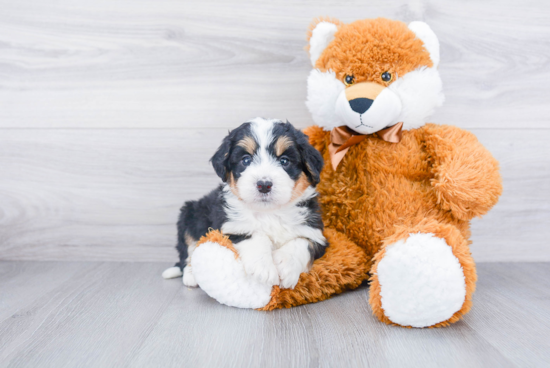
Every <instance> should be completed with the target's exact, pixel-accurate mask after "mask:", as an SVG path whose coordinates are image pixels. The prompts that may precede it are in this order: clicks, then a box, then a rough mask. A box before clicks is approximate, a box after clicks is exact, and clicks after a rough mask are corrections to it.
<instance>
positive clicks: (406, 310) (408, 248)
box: [377, 233, 466, 327]
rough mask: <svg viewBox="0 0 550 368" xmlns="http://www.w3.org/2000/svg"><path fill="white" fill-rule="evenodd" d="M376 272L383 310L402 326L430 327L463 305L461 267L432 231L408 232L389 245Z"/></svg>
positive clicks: (464, 288) (447, 246)
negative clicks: (427, 232)
mask: <svg viewBox="0 0 550 368" xmlns="http://www.w3.org/2000/svg"><path fill="white" fill-rule="evenodd" d="M377 274H378V280H379V281H380V286H381V291H380V295H381V298H382V308H383V309H384V313H385V315H386V316H387V317H388V318H389V319H390V320H391V321H392V322H394V323H397V324H400V325H402V326H412V327H428V326H432V325H434V324H436V323H439V322H443V321H446V320H448V319H449V318H451V317H452V315H453V314H454V313H455V312H457V311H458V310H460V308H461V307H462V305H463V304H464V300H465V297H466V284H465V279H464V273H463V271H462V267H461V265H460V263H459V261H458V259H457V258H456V257H455V255H454V254H453V252H452V249H451V247H450V246H449V245H447V243H446V242H445V240H443V239H440V238H437V237H435V236H434V235H433V234H422V233H419V234H411V235H410V236H409V237H408V238H407V239H406V241H403V240H401V241H398V242H397V243H395V244H392V245H390V246H388V247H387V248H386V254H385V256H384V258H383V259H382V260H381V261H380V263H379V264H378V272H377Z"/></svg>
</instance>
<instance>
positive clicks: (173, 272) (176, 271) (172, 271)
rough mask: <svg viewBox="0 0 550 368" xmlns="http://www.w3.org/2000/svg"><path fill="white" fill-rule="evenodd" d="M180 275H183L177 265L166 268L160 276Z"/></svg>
mask: <svg viewBox="0 0 550 368" xmlns="http://www.w3.org/2000/svg"><path fill="white" fill-rule="evenodd" d="M181 275H183V273H182V272H181V268H179V267H177V266H174V267H170V268H167V269H165V270H164V272H163V273H162V277H163V278H165V279H173V278H176V277H181Z"/></svg>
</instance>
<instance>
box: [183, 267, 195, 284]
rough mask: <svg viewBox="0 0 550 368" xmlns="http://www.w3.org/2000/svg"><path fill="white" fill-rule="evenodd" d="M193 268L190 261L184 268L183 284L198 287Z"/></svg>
mask: <svg viewBox="0 0 550 368" xmlns="http://www.w3.org/2000/svg"><path fill="white" fill-rule="evenodd" d="M192 270H193V269H192V268H191V265H190V264H189V262H188V264H187V266H186V267H185V268H184V269H183V284H184V285H185V286H189V287H197V281H195V276H193V271H192Z"/></svg>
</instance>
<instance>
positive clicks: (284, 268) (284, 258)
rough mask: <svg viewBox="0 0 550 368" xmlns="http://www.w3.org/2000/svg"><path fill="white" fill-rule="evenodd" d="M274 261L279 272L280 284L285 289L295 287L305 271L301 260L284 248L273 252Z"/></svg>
mask: <svg viewBox="0 0 550 368" xmlns="http://www.w3.org/2000/svg"><path fill="white" fill-rule="evenodd" d="M273 262H274V263H275V267H276V268H277V271H278V272H279V279H280V280H281V282H280V283H279V285H280V286H281V287H282V288H284V289H294V287H295V286H296V284H297V283H298V280H299V279H300V274H301V273H302V272H303V267H302V265H301V264H300V262H299V261H298V260H297V259H296V257H294V256H293V255H292V254H289V253H288V252H286V251H285V250H284V249H278V250H276V251H275V252H273Z"/></svg>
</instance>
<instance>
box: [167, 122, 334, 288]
mask: <svg viewBox="0 0 550 368" xmlns="http://www.w3.org/2000/svg"><path fill="white" fill-rule="evenodd" d="M210 161H211V162H212V165H213V166H214V170H215V171H216V174H218V176H219V177H220V178H221V179H222V181H223V184H222V185H220V186H219V187H218V188H216V189H214V190H213V191H212V192H211V193H210V194H208V195H206V196H205V197H203V198H201V199H200V200H198V201H189V202H186V203H185V204H184V206H183V207H182V208H181V213H180V217H179V221H178V244H177V246H176V248H177V250H178V252H179V262H178V263H176V265H175V266H174V267H172V268H169V269H167V270H166V271H164V273H163V277H164V278H172V277H178V276H181V275H182V274H183V283H184V284H185V285H187V286H197V283H196V282H195V279H194V277H193V272H192V270H191V265H190V259H191V256H192V254H193V251H194V249H195V246H196V243H197V240H198V239H199V238H200V237H201V236H203V235H205V234H206V233H207V232H208V230H209V229H218V230H221V232H222V233H223V234H224V235H228V236H229V239H230V240H231V241H232V242H233V244H234V246H235V248H236V249H237V252H238V253H239V256H240V258H241V261H242V263H243V266H244V269H245V272H246V273H247V274H248V275H250V276H252V277H254V278H256V279H257V280H258V281H260V282H264V283H269V284H272V285H280V286H281V287H283V288H294V286H296V284H297V282H298V279H299V277H300V274H301V273H302V272H307V271H309V269H310V268H311V265H312V263H313V261H314V260H315V259H317V258H319V257H321V256H322V255H323V254H324V253H325V247H326V245H327V242H326V239H325V238H324V236H323V222H322V220H321V213H320V207H319V203H318V200H317V195H318V194H317V192H316V191H315V186H316V185H317V184H318V183H319V174H320V172H321V169H322V168H323V158H322V156H321V155H320V153H319V152H318V151H317V150H316V149H315V148H313V147H312V146H311V145H310V144H309V142H308V138H307V136H306V135H305V134H303V133H302V132H300V131H299V130H297V129H296V128H294V127H293V126H292V125H291V124H290V123H288V122H286V123H283V122H282V121H280V120H266V119H262V118H256V119H254V120H251V121H249V122H247V123H244V124H242V125H241V126H240V127H238V128H237V129H234V130H232V131H231V132H230V133H229V135H228V136H227V137H226V138H225V139H224V140H223V142H222V144H221V146H220V147H219V148H218V150H217V152H216V153H215V154H214V156H213V157H212V159H211V160H210Z"/></svg>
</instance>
